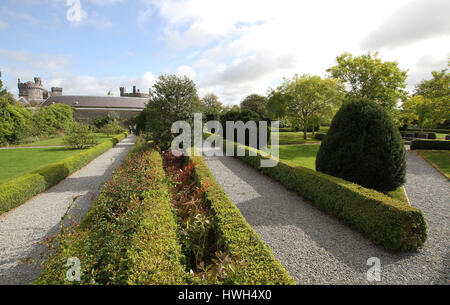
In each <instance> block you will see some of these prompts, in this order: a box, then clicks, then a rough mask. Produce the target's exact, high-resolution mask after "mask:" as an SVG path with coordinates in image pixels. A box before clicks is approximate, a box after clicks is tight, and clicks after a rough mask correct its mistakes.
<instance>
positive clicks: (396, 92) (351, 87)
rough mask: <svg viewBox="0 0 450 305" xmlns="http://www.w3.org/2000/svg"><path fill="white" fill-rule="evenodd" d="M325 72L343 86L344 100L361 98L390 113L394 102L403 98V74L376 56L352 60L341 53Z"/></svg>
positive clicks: (393, 64) (393, 63)
mask: <svg viewBox="0 0 450 305" xmlns="http://www.w3.org/2000/svg"><path fill="white" fill-rule="evenodd" d="M336 61H337V65H335V66H333V67H331V68H329V69H328V70H327V72H329V73H330V75H331V76H332V77H333V78H336V79H339V80H341V81H342V82H343V83H344V84H345V85H346V95H347V97H348V98H365V99H369V100H371V101H373V102H375V103H377V104H379V105H381V106H383V107H384V108H385V109H386V110H387V111H388V112H390V113H394V111H395V109H396V108H397V102H398V101H399V100H401V99H404V98H405V97H406V91H405V87H406V78H407V71H405V70H401V69H400V68H399V67H398V63H397V62H394V61H382V60H381V59H380V58H378V53H373V54H371V53H368V54H365V55H361V56H353V55H352V54H350V53H344V54H342V55H340V56H338V57H337V58H336Z"/></svg>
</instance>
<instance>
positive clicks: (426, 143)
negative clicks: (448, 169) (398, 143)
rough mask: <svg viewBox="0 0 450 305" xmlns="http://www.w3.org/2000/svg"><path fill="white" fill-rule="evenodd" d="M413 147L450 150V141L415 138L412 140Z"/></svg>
mask: <svg viewBox="0 0 450 305" xmlns="http://www.w3.org/2000/svg"><path fill="white" fill-rule="evenodd" d="M411 149H412V150H414V149H435V150H450V141H443V140H442V141H441V140H413V141H411Z"/></svg>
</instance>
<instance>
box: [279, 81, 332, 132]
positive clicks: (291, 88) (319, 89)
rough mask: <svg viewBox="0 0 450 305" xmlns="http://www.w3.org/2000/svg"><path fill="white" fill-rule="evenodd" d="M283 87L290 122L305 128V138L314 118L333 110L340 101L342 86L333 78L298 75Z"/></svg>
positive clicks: (294, 125)
mask: <svg viewBox="0 0 450 305" xmlns="http://www.w3.org/2000/svg"><path fill="white" fill-rule="evenodd" d="M283 87H284V88H283V90H284V92H285V93H284V94H285V96H286V100H287V117H288V119H289V122H290V123H291V125H292V126H293V127H301V128H302V129H303V138H304V139H306V135H307V129H308V126H309V125H310V124H312V123H313V119H315V118H316V117H317V116H319V115H323V114H326V113H328V112H330V111H332V110H333V109H334V108H335V106H336V104H338V103H339V101H340V90H341V86H340V84H339V82H338V81H336V80H334V79H331V78H327V79H322V78H321V77H320V76H310V75H303V76H298V75H296V76H295V77H294V78H293V79H292V80H285V82H284V84H283Z"/></svg>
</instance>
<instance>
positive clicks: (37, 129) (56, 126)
mask: <svg viewBox="0 0 450 305" xmlns="http://www.w3.org/2000/svg"><path fill="white" fill-rule="evenodd" d="M73 112H74V110H73V108H72V107H70V106H68V105H66V104H60V103H56V104H53V105H50V106H45V107H39V109H38V110H37V111H36V112H35V114H34V116H33V121H34V128H33V135H35V136H41V135H45V136H50V135H54V134H55V133H56V131H58V130H60V131H68V130H69V129H70V128H71V127H72V125H73V124H74V123H75V120H74V118H73Z"/></svg>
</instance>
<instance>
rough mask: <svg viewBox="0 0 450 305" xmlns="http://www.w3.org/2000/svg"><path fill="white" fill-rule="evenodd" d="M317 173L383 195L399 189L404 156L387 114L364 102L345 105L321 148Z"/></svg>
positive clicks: (357, 100)
mask: <svg viewBox="0 0 450 305" xmlns="http://www.w3.org/2000/svg"><path fill="white" fill-rule="evenodd" d="M316 169H317V171H320V172H324V173H326V174H329V175H332V176H336V177H340V178H342V179H345V180H347V181H351V182H354V183H357V184H359V185H362V186H364V187H367V188H371V189H375V190H378V191H382V192H388V191H393V190H395V189H396V188H398V187H399V186H401V185H402V184H403V183H404V182H405V173H406V152H405V147H404V145H403V141H402V139H401V135H400V132H399V131H398V129H397V128H396V126H395V124H394V122H393V120H392V118H391V116H390V115H389V113H388V112H387V111H386V110H385V109H384V108H383V107H381V106H380V105H378V104H376V103H375V102H372V101H369V100H366V99H356V100H350V101H346V102H345V103H344V104H343V106H342V107H341V109H340V110H339V111H338V112H337V113H336V115H335V116H334V118H333V121H332V123H331V126H330V129H329V131H328V133H327V135H326V136H325V138H324V139H323V141H322V144H321V145H320V148H319V152H318V153H317V158H316Z"/></svg>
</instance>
